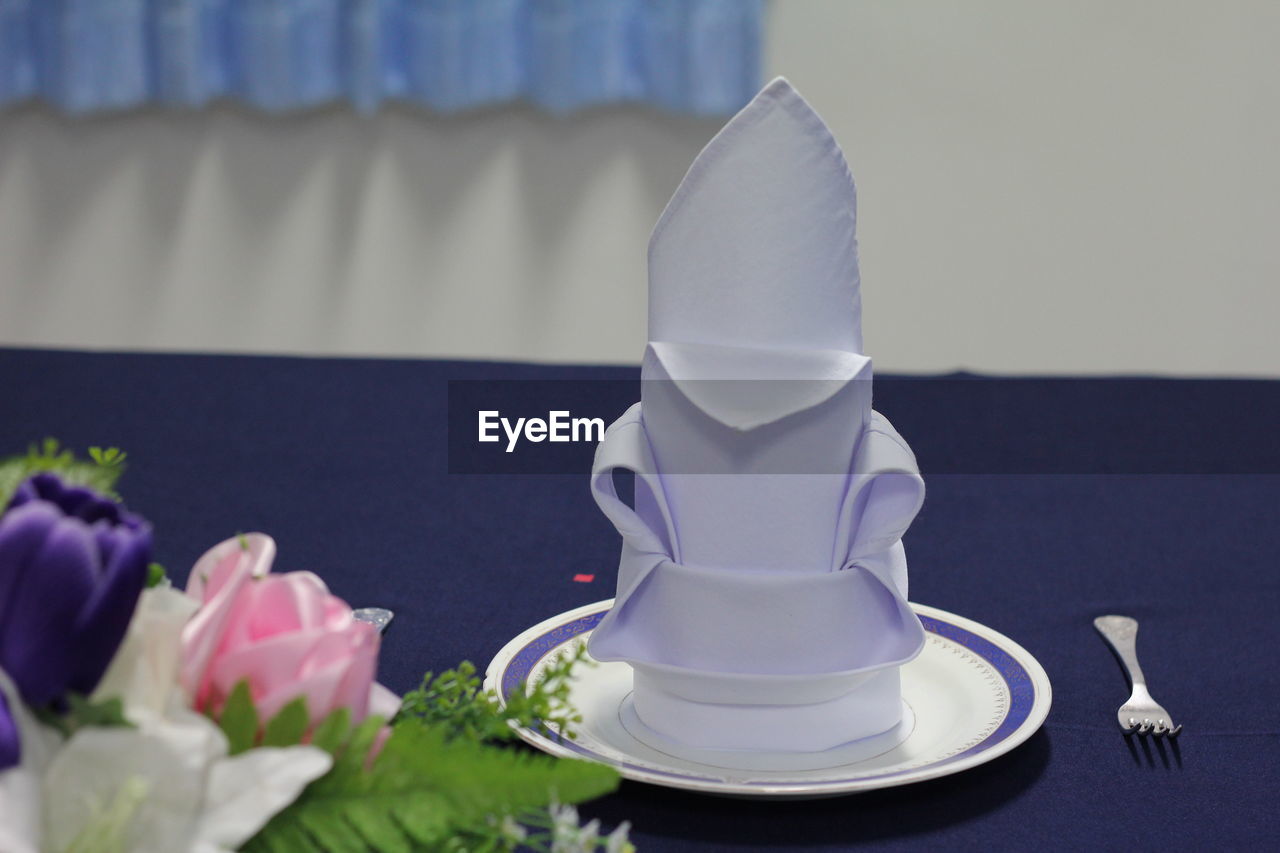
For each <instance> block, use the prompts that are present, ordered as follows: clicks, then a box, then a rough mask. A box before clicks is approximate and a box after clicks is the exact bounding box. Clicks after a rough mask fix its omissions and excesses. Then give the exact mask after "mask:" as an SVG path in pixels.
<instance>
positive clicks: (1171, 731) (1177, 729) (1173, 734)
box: [1169, 726, 1182, 737]
mask: <svg viewBox="0 0 1280 853" xmlns="http://www.w3.org/2000/svg"><path fill="white" fill-rule="evenodd" d="M1180 731H1182V726H1174V727H1173V728H1171V729H1169V737H1177V736H1178V732H1180Z"/></svg>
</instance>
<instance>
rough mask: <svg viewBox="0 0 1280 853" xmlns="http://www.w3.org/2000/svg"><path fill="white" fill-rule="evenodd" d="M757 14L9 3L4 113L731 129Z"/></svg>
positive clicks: (3, 17)
mask: <svg viewBox="0 0 1280 853" xmlns="http://www.w3.org/2000/svg"><path fill="white" fill-rule="evenodd" d="M762 2H763V0H0V105H5V104H12V103H15V102H19V101H23V100H26V99H28V98H43V99H44V100H46V101H48V102H50V103H53V104H55V105H57V106H59V107H60V108H62V109H64V110H66V111H67V112H71V113H85V112H92V111H98V110H115V109H124V108H128V107H135V106H139V105H143V104H160V105H169V106H179V107H199V106H201V105H204V104H206V103H208V102H209V101H211V100H213V99H215V98H222V97H232V98H236V99H239V100H241V101H244V102H246V103H249V104H252V105H254V106H256V107H260V108H262V109H265V110H290V109H297V108H300V107H308V106H312V105H315V104H321V103H325V102H328V101H334V100H346V101H349V102H350V103H351V104H352V105H354V107H355V108H356V109H358V110H361V111H364V112H368V111H372V110H374V109H376V108H377V106H378V105H379V104H381V103H382V102H383V101H385V100H388V99H401V100H405V101H411V102H415V103H419V104H423V105H425V106H428V107H430V108H432V109H435V110H439V111H442V112H448V111H453V110H461V109H467V108H470V107H476V106H480V105H484V104H492V103H498V102H502V101H509V100H513V99H517V98H524V99H527V100H529V101H531V102H533V103H535V104H537V105H539V106H541V107H543V108H545V109H547V110H550V111H553V112H567V111H570V110H575V109H579V108H581V107H585V106H590V105H592V104H602V103H610V102H619V101H641V102H645V103H649V104H652V105H654V106H657V107H660V108H663V109H668V110H674V111H678V112H688V113H702V114H723V113H730V112H733V111H734V110H736V109H737V108H738V107H740V106H742V105H743V104H745V103H746V102H747V101H748V100H749V99H750V97H751V96H752V95H753V94H754V93H755V90H756V88H757V86H758V84H759V82H760V80H759V77H760V30H761V23H762V17H763V9H762Z"/></svg>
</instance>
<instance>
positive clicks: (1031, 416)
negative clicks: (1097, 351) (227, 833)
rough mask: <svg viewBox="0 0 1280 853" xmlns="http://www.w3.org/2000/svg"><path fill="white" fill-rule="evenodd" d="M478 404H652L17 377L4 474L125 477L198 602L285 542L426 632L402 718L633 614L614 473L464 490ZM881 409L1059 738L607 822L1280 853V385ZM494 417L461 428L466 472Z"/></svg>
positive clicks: (952, 843)
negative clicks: (44, 441) (538, 649)
mask: <svg viewBox="0 0 1280 853" xmlns="http://www.w3.org/2000/svg"><path fill="white" fill-rule="evenodd" d="M476 380H486V381H490V382H492V383H494V384H492V386H491V387H493V388H496V389H506V390H505V391H504V392H503V393H509V392H510V389H511V388H516V387H523V388H526V389H527V388H537V387H538V386H537V385H536V384H532V383H538V382H541V383H543V386H544V387H549V388H558V389H561V390H563V392H564V393H565V394H568V395H569V396H571V397H573V398H574V400H575V402H576V404H579V405H583V401H584V400H588V401H594V403H593V407H594V408H595V409H597V410H598V411H593V412H592V414H604V415H606V416H608V417H613V416H616V415H617V414H620V413H621V411H622V410H623V409H624V408H625V407H626V406H627V405H628V404H629V403H630V402H632V400H634V399H635V398H637V397H638V393H639V385H638V371H637V370H636V369H634V368H627V367H550V366H534V365H518V364H486V363H479V362H447V361H412V360H378V359H311V358H280V357H249V356H223V355H168V354H130V353H118V354H109V353H89V352H59V351H34V350H19V349H0V389H3V392H2V397H0V399H2V400H3V402H0V453H7V452H10V451H13V452H17V451H18V450H20V449H22V448H23V447H25V446H26V444H27V443H28V442H30V441H33V440H37V439H39V438H41V437H43V436H46V435H52V436H56V437H58V438H59V439H61V440H62V441H63V443H64V444H66V445H68V446H71V447H74V448H77V449H79V450H81V451H83V449H84V448H85V447H87V446H88V445H90V444H100V445H118V446H120V447H122V448H124V449H125V450H127V451H128V453H129V463H130V465H131V468H130V470H129V472H128V473H127V474H126V476H125V479H124V480H123V481H122V483H121V486H120V488H121V491H122V493H123V494H124V495H125V497H126V499H127V501H128V502H129V504H130V506H131V507H133V508H135V509H137V510H138V511H140V512H142V513H143V514H145V515H146V516H147V517H149V518H150V519H151V520H152V522H153V523H154V524H155V527H156V531H157V536H156V552H157V553H156V556H157V559H158V560H160V561H161V562H163V563H164V564H165V565H166V566H168V567H169V570H170V574H171V575H173V576H174V578H175V580H177V581H181V580H182V579H183V578H184V577H185V574H186V571H187V569H188V568H189V567H190V565H191V563H192V562H193V561H194V560H195V558H196V557H197V556H198V555H199V554H200V553H201V552H202V551H203V550H204V549H205V548H207V547H208V546H210V545H212V544H214V543H216V542H218V541H220V540H222V539H224V538H226V537H227V536H229V535H231V534H233V533H236V532H238V531H250V530H261V531H265V532H268V533H270V534H271V535H272V536H274V537H275V538H276V540H277V542H278V543H279V549H280V551H279V557H278V559H277V562H276V567H277V568H278V569H279V570H282V571H287V570H293V569H311V570H314V571H316V572H318V573H319V574H320V575H321V576H323V577H324V578H325V579H326V580H327V581H328V583H329V584H330V586H331V587H332V588H333V589H334V591H335V592H336V593H337V594H339V595H341V596H343V597H344V598H346V599H347V600H349V601H350V602H351V603H352V604H354V605H357V606H358V605H363V604H377V605H384V606H389V607H392V608H393V609H394V610H395V611H396V613H397V621H396V624H395V625H394V626H393V627H392V629H391V631H390V632H389V633H388V635H387V637H386V642H385V645H384V651H383V658H382V668H381V678H382V680H383V681H384V682H385V683H386V684H388V685H389V686H390V687H392V688H393V689H395V690H397V691H404V690H407V689H409V688H411V687H413V686H415V685H416V683H417V680H418V679H419V678H420V676H421V674H422V673H423V671H424V670H428V669H437V670H438V669H441V668H444V667H447V666H450V665H452V664H454V663H456V662H458V661H459V660H462V659H464V658H469V659H471V660H473V661H475V662H476V663H477V664H478V665H480V666H481V667H483V665H484V664H485V663H486V662H487V661H488V660H489V658H490V657H491V656H492V655H493V654H494V653H495V652H496V651H497V650H498V649H499V648H500V647H501V646H502V645H503V644H504V643H505V642H506V641H507V640H508V639H509V638H510V637H512V636H514V635H515V634H516V633H518V632H519V631H521V630H523V629H524V628H526V627H528V626H530V625H532V624H534V623H536V622H538V621H540V620H542V619H544V618H546V617H548V616H551V615H553V614H555V613H558V612H560V611H563V610H565V609H568V608H570V607H574V606H577V605H580V604H585V603H588V602H591V601H596V600H599V599H603V598H608V597H609V596H611V595H612V582H613V572H614V568H615V565H616V560H617V551H618V540H617V537H616V534H615V532H614V530H613V528H612V527H611V526H610V525H609V524H608V523H607V522H606V521H605V519H604V518H603V517H602V516H601V515H600V513H599V512H598V511H597V510H596V508H595V506H594V504H593V503H592V501H591V498H590V496H589V493H588V489H587V468H586V462H585V461H584V462H583V467H581V469H580V470H578V469H576V468H575V469H572V473H568V472H563V468H562V467H554V466H553V467H552V469H551V470H557V471H562V472H561V473H545V474H529V473H519V472H518V468H519V466H520V465H521V464H525V463H522V462H511V461H509V460H503V464H505V465H512V466H515V467H514V468H511V469H510V470H507V471H506V472H505V473H491V474H483V475H476V474H458V473H452V474H451V473H449V470H450V464H451V462H453V463H458V460H457V459H456V458H454V457H453V456H452V455H451V452H450V451H449V450H448V440H447V439H448V436H447V435H446V423H447V422H448V421H449V418H448V414H449V399H450V396H449V395H450V388H451V387H453V389H454V392H455V396H456V395H457V394H458V393H461V392H462V391H468V390H469V391H475V390H476V389H481V390H483V389H484V388H485V387H489V386H481V385H477V384H473V383H474V382H475V381H476ZM451 381H454V384H453V386H451V385H450V382H451ZM463 381H466V383H467V384H463ZM553 383H559V384H553ZM460 389H461V390H460ZM540 393H541V392H540ZM535 396H536V395H535ZM876 407H877V409H878V410H880V411H881V412H883V413H885V414H886V415H887V416H888V417H889V418H890V419H891V420H892V421H893V422H894V423H895V425H896V426H897V427H898V429H899V430H900V431H901V433H902V434H903V435H904V436H905V437H906V438H907V439H908V440H909V441H910V442H911V443H912V445H913V447H914V448H915V450H916V452H917V454H918V456H919V459H920V467H921V469H922V471H923V472H924V475H925V478H926V482H927V483H928V489H929V493H928V497H927V499H926V503H925V507H924V509H923V511H922V512H921V514H920V516H919V518H918V519H917V521H916V522H915V524H914V525H913V526H912V528H911V530H910V531H909V533H908V535H907V537H906V544H907V552H908V555H909V559H910V565H911V572H912V576H911V584H912V599H913V600H916V601H919V602H922V603H925V604H930V605H934V606H937V607H941V608H943V609H946V610H950V611H952V612H955V613H958V614H961V615H964V616H968V617H970V618H973V619H977V620H978V621H980V622H983V623H985V624H987V625H989V626H991V627H993V628H995V629H996V630H998V631H1001V632H1003V633H1005V634H1007V635H1008V636H1010V637H1012V638H1013V639H1015V640H1016V641H1018V642H1019V643H1021V644H1022V645H1023V646H1025V647H1026V648H1027V649H1028V650H1030V651H1031V652H1032V653H1033V654H1034V655H1035V656H1036V657H1037V658H1038V659H1039V660H1040V661H1041V662H1042V663H1043V664H1044V666H1045V668H1046V669H1047V670H1048V672H1049V676H1050V678H1051V679H1052V681H1053V687H1054V704H1053V710H1052V712H1051V713H1050V715H1049V719H1048V722H1047V724H1046V725H1045V726H1044V728H1043V729H1042V730H1041V731H1040V732H1039V733H1037V734H1036V735H1035V736H1034V737H1033V738H1032V739H1031V740H1030V741H1029V742H1028V743H1026V744H1024V745H1023V746H1021V747H1019V748H1018V749H1016V750H1014V751H1013V752H1012V753H1010V754H1009V755H1007V756H1004V757H1002V758H1000V759H998V760H996V761H994V762H992V763H990V764H987V765H984V766H983V767H981V768H978V769H975V770H972V771H969V772H966V773H963V774H960V775H957V776H953V777H950V778H947V779H942V780H937V781H934V782H929V783H925V784H921V785H915V786H909V787H905V788H901V789H891V790H885V791H880V792H875V793H871V794H864V795H860V796H857V797H846V798H840V799H832V800H824V801H813V802H786V803H762V802H744V801H735V800H729V799H716V798H710V797H701V796H695V795H689V794H685V793H679V792H673V791H666V790H661V789H657V788H650V787H645V786H642V785H638V784H634V783H630V782H627V783H624V784H623V786H622V788H621V789H620V791H619V792H618V793H616V794H615V795H613V796H611V797H608V798H606V799H604V800H601V801H598V802H597V803H594V804H591V805H589V806H586V807H585V808H584V813H585V814H586V815H588V816H598V817H600V818H602V819H603V820H604V821H605V822H606V823H607V824H612V823H614V822H617V821H620V820H623V819H630V820H631V821H633V823H634V826H635V830H634V833H633V838H634V840H635V841H636V843H637V844H638V846H639V848H640V849H641V850H643V851H668V850H670V851H675V850H711V849H715V850H732V849H755V848H762V847H768V848H777V849H783V848H805V849H829V850H837V849H848V848H852V847H867V848H870V849H882V850H897V849H926V848H927V849H932V850H939V849H943V850H954V849H959V850H963V849H988V848H993V847H999V848H1015V849H1022V848H1030V847H1033V846H1034V847H1036V848H1039V849H1085V848H1094V849H1098V848H1101V849H1113V848H1124V849H1132V850H1144V849H1152V850H1154V849H1164V850H1185V849H1198V848H1208V847H1216V848H1220V849H1227V850H1231V849H1249V848H1258V847H1262V846H1264V845H1268V846H1269V845H1270V844H1273V843H1274V839H1275V836H1276V832H1277V830H1280V821H1278V820H1277V818H1276V814H1277V800H1278V799H1280V798H1278V796H1277V795H1278V794H1280V664H1278V663H1277V655H1276V651H1277V649H1278V648H1280V618H1278V617H1277V612H1278V610H1280V571H1278V569H1280V561H1278V560H1277V554H1278V553H1280V431H1278V430H1277V426H1280V382H1270V381H1228V380H1213V381H1209V380H1197V381H1193V380H1166V379H1141V378H1137V379H1095V380H1084V379H1030V380H1010V379H989V378H981V377H973V376H966V375H955V376H949V377H934V378H927V379H909V378H893V377H888V378H884V377H882V378H878V379H877V384H876ZM577 413H578V412H576V411H575V414H577ZM464 414H465V413H464ZM474 417H475V415H474V413H470V414H467V415H466V418H463V417H462V415H461V414H459V413H458V412H454V428H453V433H452V434H453V437H454V440H455V443H456V442H457V441H458V440H459V437H460V436H465V435H468V433H465V432H463V431H462V430H464V429H465V424H466V423H469V422H470V421H469V420H467V418H474ZM556 450H557V452H561V451H563V452H571V453H574V454H579V455H580V457H581V459H583V460H589V458H590V447H589V446H586V445H581V446H580V445H561V446H558V447H557V448H556ZM510 456H511V457H520V459H534V458H535V457H534V456H528V455H523V454H520V453H512V454H510ZM566 458H567V457H566ZM575 458H577V457H575ZM528 464H531V465H532V467H533V468H535V469H537V468H538V464H541V463H538V464H533V463H528ZM562 464H567V463H561V462H557V463H556V465H562ZM454 467H455V468H458V467H461V466H460V465H459V464H455V465H454ZM503 470H505V469H503ZM539 470H541V469H539ZM577 574H593V575H595V580H594V581H593V582H591V583H581V582H575V581H574V580H573V578H574V576H575V575H577ZM1107 612H1117V613H1125V614H1129V615H1132V616H1135V617H1136V618H1138V619H1139V620H1140V622H1141V623H1142V630H1141V633H1140V635H1139V651H1140V653H1141V655H1142V658H1143V663H1144V666H1145V669H1146V672H1147V675H1148V677H1149V679H1150V680H1151V683H1152V686H1153V692H1154V693H1155V694H1156V696H1157V698H1159V699H1160V700H1161V702H1162V703H1163V704H1164V705H1165V706H1166V707H1168V708H1169V709H1170V711H1171V712H1172V713H1173V714H1174V715H1175V717H1176V718H1177V719H1178V720H1179V721H1180V722H1182V723H1183V724H1184V725H1185V726H1186V730H1185V732H1184V733H1183V735H1182V737H1181V738H1180V739H1179V740H1178V741H1176V742H1175V743H1174V744H1173V745H1170V744H1166V743H1163V742H1158V741H1157V742H1154V743H1153V742H1151V741H1137V740H1126V739H1125V738H1124V737H1123V736H1122V735H1121V734H1120V733H1119V731H1118V730H1117V729H1116V728H1115V724H1114V721H1113V712H1114V710H1115V708H1116V707H1117V706H1118V705H1119V703H1120V702H1121V701H1122V700H1123V699H1124V697H1125V696H1126V695H1127V688H1126V685H1125V681H1124V678H1123V676H1122V674H1121V672H1120V670H1119V667H1118V666H1117V664H1116V663H1115V662H1114V661H1113V659H1112V658H1111V655H1110V653H1109V652H1108V650H1107V648H1106V647H1105V645H1104V644H1103V642H1102V640H1101V638H1099V637H1098V636H1097V635H1096V634H1095V633H1094V631H1093V628H1092V627H1091V625H1090V620H1091V619H1092V618H1093V617H1094V616H1096V615H1099V614H1102V613H1107Z"/></svg>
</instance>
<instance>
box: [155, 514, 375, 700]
mask: <svg viewBox="0 0 1280 853" xmlns="http://www.w3.org/2000/svg"><path fill="white" fill-rule="evenodd" d="M275 550H276V549H275V542H274V541H273V540H272V539H271V537H269V536H266V535H264V534H261V533H251V534H249V535H247V536H244V537H236V538H234V539H228V540H227V541H225V542H222V543H220V544H218V545H216V546H214V547H213V548H211V549H210V550H209V551H208V552H207V553H206V554H205V555H204V556H203V557H201V558H200V559H199V560H198V561H197V562H196V565H195V567H194V568H193V569H192V570H191V578H190V580H189V581H188V583H187V594H188V595H191V596H193V597H194V598H196V599H198V600H199V601H200V602H201V607H200V609H199V610H198V611H196V614H195V615H194V616H193V617H192V618H191V621H190V622H188V623H187V626H186V629H185V630H184V631H183V635H182V654H183V665H182V674H181V678H182V686H183V688H184V689H185V690H186V692H187V695H188V696H189V697H190V699H191V701H192V703H193V704H194V706H195V707H196V708H197V709H200V710H210V709H212V710H217V709H219V708H221V707H222V705H223V703H224V702H225V701H226V699H227V697H228V696H229V695H230V694H231V691H232V690H233V689H234V688H235V686H236V684H238V683H239V682H240V681H243V680H245V679H247V680H248V682H249V690H250V693H251V694H252V696H253V700H254V705H255V706H256V707H257V709H258V714H259V716H260V717H261V719H263V720H264V721H265V720H268V719H270V718H271V717H273V716H275V714H277V713H278V712H279V711H280V709H281V708H283V707H284V706H285V705H287V704H288V703H289V702H291V701H293V700H294V699H295V698H297V697H298V696H305V697H306V700H307V712H308V714H309V715H310V717H311V721H312V723H313V724H314V723H317V722H319V721H320V720H322V719H324V718H325V717H326V716H328V715H329V713H330V712H332V711H334V710H336V709H338V708H348V709H350V711H351V715H352V719H353V720H359V719H363V718H364V716H365V715H366V714H367V713H369V711H370V702H371V699H373V700H374V701H376V702H378V703H379V704H380V705H382V706H383V707H379V708H378V709H377V710H378V711H383V710H384V707H385V706H386V705H387V704H390V703H387V702H386V699H387V694H388V692H387V691H386V690H385V688H381V687H379V686H376V685H374V675H375V673H376V671H377V666H378V647H379V643H380V637H379V635H378V632H377V630H376V629H375V628H374V627H373V626H372V625H369V624H366V623H364V622H360V621H358V620H357V619H355V618H354V617H353V616H352V615H351V608H350V607H348V606H347V604H346V603H345V602H344V601H342V599H340V598H338V597H336V596H334V595H332V594H330V592H329V590H328V588H327V587H325V585H324V582H323V581H321V580H320V578H318V577H316V576H315V575H314V574H312V573H310V572H288V573H285V574H278V575H273V574H269V572H270V569H271V562H272V560H273V559H274V558H275Z"/></svg>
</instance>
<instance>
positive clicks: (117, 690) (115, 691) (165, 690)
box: [90, 586, 200, 723]
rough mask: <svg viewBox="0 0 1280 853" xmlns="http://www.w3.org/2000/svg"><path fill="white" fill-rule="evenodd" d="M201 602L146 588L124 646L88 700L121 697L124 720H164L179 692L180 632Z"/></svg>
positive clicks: (164, 589) (175, 592) (167, 590)
mask: <svg viewBox="0 0 1280 853" xmlns="http://www.w3.org/2000/svg"><path fill="white" fill-rule="evenodd" d="M199 608H200V603H199V602H198V601H196V600H195V599H194V598H192V597H191V596H189V595H186V594H184V593H181V592H179V591H178V590H176V589H174V588H172V587H169V586H157V587H152V588H151V589H144V590H143V591H142V595H140V596H139V597H138V606H137V608H136V609H135V610H134V611H133V619H132V620H131V621H130V622H129V629H128V631H126V632H125V635H124V641H123V642H122V643H121V644H120V648H119V649H118V650H117V651H116V655H115V657H114V658H112V659H111V664H110V665H109V666H108V667H107V671H106V672H105V673H104V674H103V676H102V680H101V681H100V682H98V687H97V689H96V690H94V691H93V696H92V697H90V698H91V699H92V700H93V701H95V702H96V701H101V700H104V699H111V698H117V697H118V698H120V699H122V700H123V701H124V705H125V716H126V717H128V718H129V719H130V720H131V721H133V722H135V723H137V722H139V720H138V719H136V717H156V716H163V715H164V714H165V713H166V712H167V711H168V709H169V707H170V704H171V702H172V700H173V697H174V693H175V690H176V689H177V687H178V667H179V666H180V665H181V663H182V628H183V626H184V625H186V624H187V620H188V619H190V618H191V615H192V614H193V613H195V612H196V610H198V609H199Z"/></svg>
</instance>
